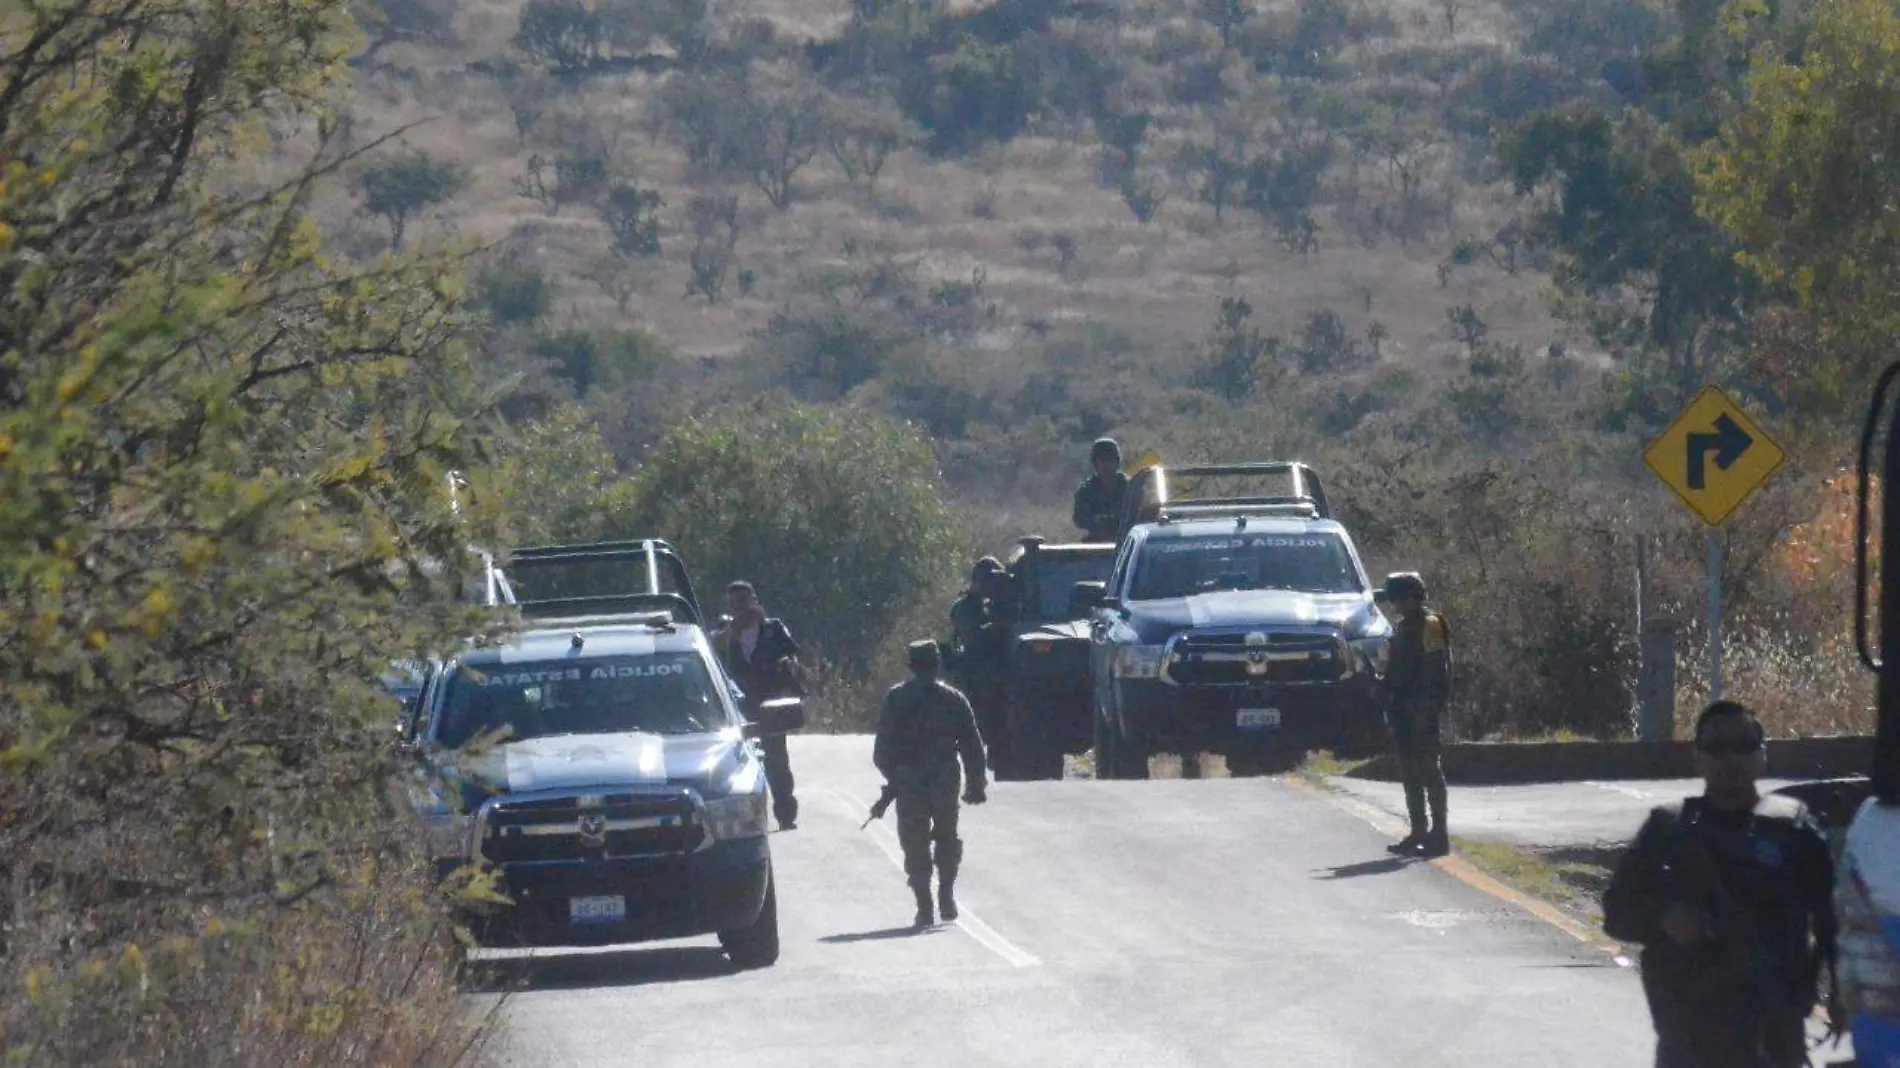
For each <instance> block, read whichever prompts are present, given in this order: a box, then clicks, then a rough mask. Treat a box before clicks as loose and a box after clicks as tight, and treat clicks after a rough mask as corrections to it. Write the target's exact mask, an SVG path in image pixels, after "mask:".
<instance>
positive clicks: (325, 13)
mask: <svg viewBox="0 0 1900 1068" xmlns="http://www.w3.org/2000/svg"><path fill="white" fill-rule="evenodd" d="M0 37H4V39H6V40H7V41H8V42H10V46H11V45H18V47H9V49H8V50H7V51H6V52H5V54H4V55H0V83H4V84H6V85H9V86H11V87H12V90H11V91H10V92H8V93H6V94H4V96H0V159H5V160H7V161H10V162H8V163H7V164H5V170H4V176H3V178H0V180H3V181H4V187H3V188H0V353H4V359H0V601H3V602H4V603H5V604H6V606H7V611H6V612H5V613H0V769H3V770H0V812H3V813H4V814H5V817H4V820H0V856H4V857H5V860H4V861H0V868H3V869H4V870H3V872H0V913H4V914H5V915H6V916H8V917H9V918H10V919H9V926H8V929H7V933H6V939H5V952H4V953H0V1034H5V1036H6V1044H7V1046H8V1047H9V1053H10V1055H14V1056H17V1057H19V1058H20V1059H21V1060H22V1061H24V1062H27V1063H33V1064H38V1065H48V1066H52V1068H58V1066H62V1065H81V1064H87V1065H91V1064H105V1063H133V1062H137V1063H154V1064H217V1063H229V1062H230V1060H231V1059H232V1057H233V1056H234V1054H233V1050H240V1051H244V1052H242V1053H238V1054H235V1056H237V1057H239V1058H240V1059H256V1060H260V1061H263V1062H269V1063H336V1062H337V1061H339V1060H350V1059H357V1058H360V1057H363V1056H365V1055H366V1054H365V1053H363V1052H360V1051H367V1050H369V1049H370V1048H372V1047H374V1046H376V1045H377V1044H379V1043H383V1042H387V1043H389V1045H390V1046H391V1047H395V1046H400V1047H402V1048H404V1049H408V1050H413V1051H424V1050H429V1049H431V1048H433V1050H434V1052H418V1053H417V1054H416V1060H415V1062H414V1063H418V1064H424V1063H426V1064H441V1065H447V1064H449V1063H452V1062H453V1061H455V1060H456V1059H457V1051H458V1050H459V1049H461V1048H462V1043H461V1041H460V1039H459V1036H458V1035H457V1034H456V1033H455V1032H457V1031H458V1030H459V1029H460V1027H461V1025H460V1023H459V1022H452V1021H457V1020H459V1019H460V1014H459V1013H458V1012H457V1011H456V1009H455V1001H454V998H453V992H452V991H451V990H449V989H447V987H448V984H447V983H446V981H445V980H446V968H445V960H444V954H443V953H442V949H443V943H442V938H441V920H442V914H441V912H440V910H439V909H436V908H434V907H433V904H432V902H431V901H430V899H429V897H428V896H427V894H426V891H425V890H424V886H425V885H426V884H424V882H423V881H422V879H421V878H419V876H420V875H421V871H420V869H421V868H422V867H423V864H422V863H421V862H422V861H423V860H424V859H425V855H424V854H423V853H422V852H421V850H420V849H418V848H417V845H416V843H415V842H414V841H413V840H412V839H411V837H410V834H409V832H410V831H411V830H412V829H413V825H412V824H411V823H410V822H409V821H407V820H405V819H404V818H402V817H401V816H400V815H395V814H394V813H393V812H392V810H391V808H390V807H389V802H390V801H391V800H392V799H391V797H390V795H389V794H388V792H387V791H386V790H385V786H386V784H388V783H389V782H390V781H391V777H392V776H393V775H394V774H395V773H396V770H397V767H398V765H397V763H396V760H395V756H396V754H395V753H394V752H393V746H392V743H393V738H392V733H393V732H392V731H391V730H390V725H391V722H392V720H393V718H394V714H395V706H394V704H393V703H392V702H391V701H390V700H389V698H388V696H387V694H386V693H385V692H384V691H383V690H382V689H381V688H380V686H379V685H378V681H377V680H378V676H379V675H381V674H382V673H383V672H384V671H385V670H386V669H387V666H388V664H389V662H390V661H391V660H392V659H394V658H398V657H403V656H423V655H430V654H433V653H437V652H440V651H443V650H444V649H446V648H447V647H449V646H450V645H451V644H452V643H453V642H454V641H455V640H456V639H457V637H458V636H459V635H463V634H472V633H478V632H480V631H482V630H484V629H486V628H487V627H488V626H489V624H488V623H486V622H485V621H484V620H483V619H481V618H480V617H479V616H478V615H477V614H476V613H474V612H472V611H471V610H469V609H468V608H467V607H466V606H461V605H458V604H457V603H456V601H455V596H456V591H457V587H458V585H459V579H460V575H461V574H462V570H463V568H464V567H465V566H466V564H467V563H468V561H467V559H466V555H465V550H464V546H465V545H466V544H467V543H468V541H469V540H470V539H475V538H481V537H483V536H484V535H485V531H486V525H485V524H484V523H483V522H482V521H481V515H480V514H479V512H474V511H465V512H464V513H463V515H462V517H461V518H460V519H459V520H458V518H457V517H456V515H455V514H454V513H453V512H452V511H451V509H450V506H449V500H448V498H447V494H446V486H447V477H448V473H449V471H450V470H451V469H454V468H457V467H461V466H463V465H465V464H466V463H467V461H468V459H469V458H470V455H471V452H472V450H471V445H472V444H473V442H472V438H471V433H470V422H471V420H473V419H474V418H475V417H476V416H477V415H478V414H479V408H480V405H479V404H478V403H477V398H478V396H479V393H478V389H477V387H476V384H475V382H474V379H473V376H472V374H471V370H470V368H469V367H468V366H467V363H466V360H465V357H464V354H463V353H462V351H461V350H460V349H459V348H458V347H457V346H456V345H455V344H454V343H453V339H454V336H455V333H456V330H457V327H458V314H457V309H456V304H457V301H458V299H459V293H460V289H461V286H460V283H459V281H458V279H457V278H456V275H455V273H454V271H453V270H452V266H453V265H452V264H450V263H447V262H443V261H440V260H424V259H414V258H406V257H385V258H384V259H382V260H381V261H380V262H378V263H376V264H374V265H371V266H364V265H359V264H354V263H350V262H347V261H343V260H339V259H335V258H333V257H330V256H327V255H325V254H324V252H323V251H322V242H321V240H320V238H319V235H318V234H317V232H316V231H315V228H314V227H313V226H312V225H311V224H310V222H309V220H308V219H307V218H305V216H304V214H303V205H304V204H305V203H306V201H307V200H308V199H309V197H310V195H311V193H312V192H313V191H314V190H316V189H317V188H319V187H320V186H321V185H322V183H323V182H324V181H325V179H326V178H327V177H328V176H332V175H334V174H336V173H337V172H338V171H339V170H341V169H343V168H344V167H345V165H346V164H347V163H348V162H349V161H347V160H345V159H341V158H339V157H338V155H337V153H336V152H335V150H334V145H333V143H332V141H331V137H332V135H333V134H334V133H335V128H334V125H333V124H332V123H330V122H328V121H327V111H326V105H327V103H328V101H329V99H330V94H331V92H332V91H333V90H334V89H336V88H337V86H338V83H339V79H340V77H341V75H342V72H343V71H344V69H345V61H346V58H347V56H348V54H349V52H350V51H351V50H352V49H353V48H354V47H355V46H356V45H357V44H358V43H360V39H359V38H358V36H357V35H356V34H355V33H354V32H353V29H352V27H351V25H350V23H349V20H348V5H347V3H346V2H345V0H316V2H311V0H281V2H280V0H238V2H233V3H226V4H215V5H203V4H186V5H156V6H154V5H143V4H120V3H103V2H94V0H65V2H55V3H49V4H42V5H30V6H20V5H14V6H12V7H10V8H9V9H8V10H7V11H6V13H5V14H0ZM29 42H31V44H29ZM266 120H268V124H267V123H266ZM267 133H271V134H276V135H278V137H277V139H276V140H275V141H273V140H271V139H270V138H267V137H266V136H264V135H265V134H267ZM299 135H304V136H299ZM295 145H302V146H303V148H304V150H305V151H307V152H310V151H313V152H314V156H312V157H310V158H308V159H306V160H304V161H303V162H302V164H301V165H299V164H298V162H297V161H296V160H295V159H294V158H293V157H291V155H290V152H291V151H292V149H291V146H295ZM273 147H274V148H276V149H278V150H279V151H280V152H281V153H282V155H281V156H280V157H279V158H278V159H277V160H276V161H275V162H277V163H278V164H279V167H278V168H277V169H276V173H277V174H279V175H281V176H283V177H282V178H281V179H280V180H279V181H278V182H277V183H276V184H274V185H270V186H264V185H261V184H260V179H259V177H258V176H259V174H260V173H263V172H264V168H263V167H262V166H261V164H262V163H263V162H264V160H265V150H266V149H267V148H273ZM422 170H426V171H427V172H428V173H430V174H432V175H433V174H436V173H437V172H436V171H435V169H434V167H433V165H431V166H430V167H428V168H422ZM382 173H385V174H389V173H391V172H389V171H387V170H385V171H383V172H382ZM424 184H425V185H426V184H427V183H424ZM380 188H381V187H378V186H375V185H374V184H373V183H372V185H371V191H372V193H375V192H376V191H377V190H378V189H380ZM438 188H439V187H438ZM412 192H413V189H412ZM378 195H380V194H378ZM379 858H380V860H379ZM207 921H210V923H209V924H208V923H207ZM219 926H222V927H223V928H224V929H226V930H236V929H239V928H245V929H249V930H253V931H255V932H257V937H258V938H260V939H263V940H264V942H263V943H261V946H262V948H260V949H258V950H257V951H255V952H234V953H228V954H226V953H220V952H218V946H216V945H205V944H203V943H201V942H200V939H203V938H207V937H208V936H211V935H213V934H214V932H215V931H216V929H217V928H218V927H219ZM432 942H433V943H434V945H433V947H431V943H432ZM200 950H202V951H203V952H204V954H205V955H204V956H202V957H199V956H197V954H198V952H199V951H200ZM173 964H176V965H177V967H176V969H173V968H172V965H173ZM205 1020H215V1021H217V1025H216V1026H213V1027H206V1026H202V1023H203V1021H205ZM346 1050H356V1051H359V1052H357V1053H349V1052H345V1051H346ZM371 1056H373V1055H371Z"/></svg>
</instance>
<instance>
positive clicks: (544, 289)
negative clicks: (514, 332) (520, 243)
mask: <svg viewBox="0 0 1900 1068" xmlns="http://www.w3.org/2000/svg"><path fill="white" fill-rule="evenodd" d="M558 289H559V284H558V283H556V282H555V281H554V280H553V279H551V278H549V277H548V275H547V272H546V271H543V270H542V269H541V268H539V267H537V266H535V265H534V264H532V263H528V262H526V261H525V260H523V259H522V258H521V256H519V255H518V254H516V253H514V252H512V251H511V252H509V253H508V254H506V255H504V256H503V257H502V258H501V259H500V260H499V261H498V262H496V263H495V264H494V265H492V266H490V267H488V268H487V269H485V270H483V271H482V272H481V273H480V274H478V275H477V276H476V278H475V293H474V297H475V300H474V302H475V304H476V305H477V306H478V307H480V308H482V309H484V310H486V311H487V313H488V316H489V318H490V319H492V320H493V321H494V322H496V323H497V324H500V325H503V326H512V325H530V324H533V323H538V322H540V321H541V320H542V319H544V318H546V317H547V315H548V313H549V312H550V311H552V310H553V309H554V297H555V294H556V292H558Z"/></svg>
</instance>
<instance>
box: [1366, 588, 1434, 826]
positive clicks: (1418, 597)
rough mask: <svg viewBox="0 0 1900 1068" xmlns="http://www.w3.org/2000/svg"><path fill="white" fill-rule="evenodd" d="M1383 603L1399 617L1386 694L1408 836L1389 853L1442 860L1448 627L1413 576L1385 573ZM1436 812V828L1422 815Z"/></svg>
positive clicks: (1389, 652)
mask: <svg viewBox="0 0 1900 1068" xmlns="http://www.w3.org/2000/svg"><path fill="white" fill-rule="evenodd" d="M1379 598H1380V599H1381V600H1383V601H1387V602H1389V603H1390V604H1391V605H1392V606H1393V607H1394V608H1395V609H1396V610H1397V611H1398V616H1399V621H1398V626H1397V627H1396V628H1395V630H1394V632H1393V635H1392V640H1391V642H1390V643H1389V644H1388V645H1387V661H1386V669H1385V689H1386V693H1387V695H1388V696H1389V697H1390V700H1391V704H1390V705H1389V706H1388V707H1387V710H1386V725H1387V726H1388V727H1390V728H1391V729H1392V744H1393V748H1394V749H1395V750H1397V752H1398V757H1399V774H1400V777H1401V778H1402V779H1403V780H1404V782H1405V810H1406V813H1407V815H1408V816H1410V817H1411V822H1412V829H1411V833H1410V834H1408V835H1406V836H1405V838H1404V839H1402V840H1400V841H1398V842H1396V843H1394V844H1393V845H1392V846H1391V847H1390V851H1391V852H1393V853H1398V854H1409V855H1413V856H1425V857H1442V856H1444V855H1445V854H1447V853H1449V852H1451V834H1450V832H1449V831H1447V830H1446V828H1445V803H1446V797H1445V794H1446V790H1445V769H1444V765H1443V764H1442V763H1441V762H1440V760H1439V731H1440V728H1441V726H1442V722H1443V720H1444V718H1445V705H1446V703H1447V702H1448V701H1449V700H1450V698H1451V628H1450V627H1448V626H1446V624H1445V620H1444V617H1443V616H1440V615H1439V614H1438V613H1436V612H1434V611H1432V610H1431V609H1429V608H1427V607H1425V580H1424V579H1422V578H1420V577H1419V576H1418V575H1417V574H1415V573H1413V572H1409V571H1407V572H1401V573H1398V574H1394V575H1388V576H1386V580H1385V588H1384V589H1382V590H1380V591H1379ZM1428 805H1429V807H1430V809H1431V818H1432V822H1431V826H1430V827H1427V826H1426V824H1425V812H1426V808H1427V806H1428Z"/></svg>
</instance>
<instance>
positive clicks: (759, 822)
mask: <svg viewBox="0 0 1900 1068" xmlns="http://www.w3.org/2000/svg"><path fill="white" fill-rule="evenodd" d="M706 829H707V830H708V831H709V832H711V834H712V837H713V840H714V841H717V842H730V841H733V840H735V839H739V838H759V837H763V836H764V834H765V833H766V828H765V792H764V791H763V790H750V791H747V792H745V793H742V794H733V795H732V796H731V797H722V798H720V799H718V800H717V801H708V802H706Z"/></svg>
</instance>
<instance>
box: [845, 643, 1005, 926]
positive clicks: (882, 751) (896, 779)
mask: <svg viewBox="0 0 1900 1068" xmlns="http://www.w3.org/2000/svg"><path fill="white" fill-rule="evenodd" d="M909 662H910V670H911V677H910V678H909V679H907V680H905V681H904V682H901V683H899V684H897V685H896V686H893V687H891V689H890V692H889V693H887V694H885V695H884V712H883V715H882V716H880V717H879V719H878V724H877V740H876V741H875V743H874V744H873V746H872V750H871V760H872V762H873V763H874V764H876V765H877V770H878V772H879V773H880V774H882V775H883V776H884V781H885V783H886V784H888V786H889V788H890V789H891V790H893V791H894V792H895V793H896V795H897V841H898V843H899V844H900V845H902V846H903V848H904V875H905V878H906V879H907V880H908V881H909V883H910V888H911V892H912V893H913V894H915V895H916V898H917V918H916V923H917V926H919V927H928V926H929V925H930V924H931V923H932V922H933V916H932V914H931V901H930V869H931V860H932V858H931V846H932V845H933V844H934V845H935V846H936V858H935V860H936V869H937V893H938V903H939V904H940V905H941V906H942V910H943V918H944V919H945V920H954V919H956V918H957V900H956V897H955V895H954V892H953V888H954V886H955V884H956V880H957V870H958V868H959V867H960V866H961V865H962V863H963V840H962V839H960V838H958V837H957V785H958V775H957V762H958V760H959V758H961V760H962V763H963V778H964V780H965V783H964V785H965V789H964V791H963V800H964V801H965V802H966V803H968V804H972V805H980V804H982V803H983V802H984V801H985V800H986V799H987V798H986V796H985V788H986V787H987V785H988V783H987V780H986V768H985V766H984V762H983V735H982V733H981V732H979V731H978V730H977V726H976V715H975V713H973V712H971V710H970V702H969V701H968V700H967V699H966V698H965V697H964V696H963V695H962V694H961V693H958V692H957V690H956V688H955V687H952V686H951V685H949V684H948V683H946V682H944V681H943V680H941V679H939V678H938V677H937V672H938V670H939V669H940V668H941V666H942V657H941V654H940V653H939V651H938V648H937V643H936V642H933V641H920V642H914V643H912V644H911V646H910V650H909Z"/></svg>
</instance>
